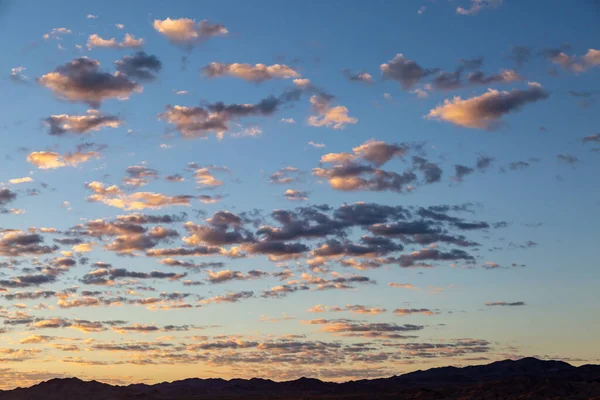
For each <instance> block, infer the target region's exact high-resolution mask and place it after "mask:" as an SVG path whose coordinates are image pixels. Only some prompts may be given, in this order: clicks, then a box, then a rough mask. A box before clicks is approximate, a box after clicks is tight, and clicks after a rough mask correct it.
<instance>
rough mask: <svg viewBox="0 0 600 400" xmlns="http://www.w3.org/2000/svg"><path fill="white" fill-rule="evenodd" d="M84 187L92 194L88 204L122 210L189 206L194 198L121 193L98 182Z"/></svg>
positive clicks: (148, 193)
mask: <svg viewBox="0 0 600 400" xmlns="http://www.w3.org/2000/svg"><path fill="white" fill-rule="evenodd" d="M86 187H87V188H88V189H90V190H92V191H93V192H94V194H92V195H90V196H88V198H87V200H88V201H89V202H99V203H104V204H106V205H108V206H111V207H116V208H121V209H123V210H143V209H147V208H149V209H158V208H162V207H169V206H189V205H190V203H191V201H192V199H193V198H194V196H189V195H177V196H169V195H165V194H162V193H153V192H134V193H123V192H122V191H121V190H120V189H119V188H118V187H117V186H114V185H113V186H109V187H105V186H104V184H102V183H100V182H92V183H89V184H87V185H86Z"/></svg>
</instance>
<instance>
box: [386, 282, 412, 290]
mask: <svg viewBox="0 0 600 400" xmlns="http://www.w3.org/2000/svg"><path fill="white" fill-rule="evenodd" d="M388 286H389V287H393V288H401V289H416V288H415V287H414V286H413V285H411V284H410V283H396V282H390V283H388Z"/></svg>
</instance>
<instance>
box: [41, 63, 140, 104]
mask: <svg viewBox="0 0 600 400" xmlns="http://www.w3.org/2000/svg"><path fill="white" fill-rule="evenodd" d="M38 82H39V83H40V84H41V85H42V86H45V87H47V88H48V89H50V90H52V91H53V92H54V93H55V94H56V95H57V96H58V97H60V98H62V99H66V100H69V101H72V102H83V103H87V104H89V105H90V106H92V107H94V108H97V107H99V106H100V104H101V103H102V102H103V101H104V100H107V99H111V98H117V99H120V100H126V99H128V98H129V96H131V94H132V93H136V92H137V93H139V92H141V91H142V90H143V88H142V86H140V85H139V84H138V83H137V82H135V81H132V80H131V79H130V78H129V77H128V76H127V75H125V74H121V73H115V74H111V73H109V72H102V71H100V63H99V62H98V61H95V60H91V59H89V58H87V57H81V58H76V59H74V60H73V61H71V62H69V63H67V64H65V65H62V66H59V67H58V68H56V70H55V71H54V72H50V73H48V74H45V75H43V76H42V77H41V78H39V79H38Z"/></svg>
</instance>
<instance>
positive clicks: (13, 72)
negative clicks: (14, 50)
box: [10, 67, 29, 83]
mask: <svg viewBox="0 0 600 400" xmlns="http://www.w3.org/2000/svg"><path fill="white" fill-rule="evenodd" d="M25 70H26V68H25V67H14V68H11V69H10V79H11V80H12V81H13V82H16V83H25V82H27V81H29V77H28V76H27V75H25V74H24V73H23V71H25Z"/></svg>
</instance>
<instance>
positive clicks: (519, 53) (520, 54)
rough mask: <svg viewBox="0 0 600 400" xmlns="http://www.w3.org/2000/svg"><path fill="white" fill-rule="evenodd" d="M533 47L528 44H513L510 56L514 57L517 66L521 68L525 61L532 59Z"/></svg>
mask: <svg viewBox="0 0 600 400" xmlns="http://www.w3.org/2000/svg"><path fill="white" fill-rule="evenodd" d="M531 54H532V51H531V48H530V47H526V46H513V47H512V49H511V50H510V55H509V58H510V59H512V60H513V61H514V62H515V64H517V68H521V67H522V66H523V65H524V64H525V63H527V62H528V61H529V60H530V59H531Z"/></svg>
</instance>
